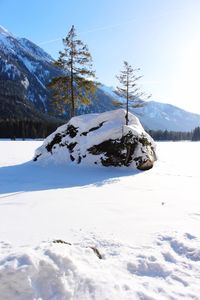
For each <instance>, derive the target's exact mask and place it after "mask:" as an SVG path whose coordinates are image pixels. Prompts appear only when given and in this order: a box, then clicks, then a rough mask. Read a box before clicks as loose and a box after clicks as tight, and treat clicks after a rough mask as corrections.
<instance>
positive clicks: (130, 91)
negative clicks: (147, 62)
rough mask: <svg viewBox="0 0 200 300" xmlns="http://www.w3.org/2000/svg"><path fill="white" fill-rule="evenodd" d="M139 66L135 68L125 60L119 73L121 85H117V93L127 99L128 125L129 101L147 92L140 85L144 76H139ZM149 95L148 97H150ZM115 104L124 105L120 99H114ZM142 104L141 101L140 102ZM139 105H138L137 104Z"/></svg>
mask: <svg viewBox="0 0 200 300" xmlns="http://www.w3.org/2000/svg"><path fill="white" fill-rule="evenodd" d="M138 71H140V69H139V68H136V69H134V68H133V67H132V66H131V65H130V64H129V63H128V62H127V61H124V65H123V69H122V70H121V72H120V75H117V76H116V77H117V79H118V81H119V86H117V88H116V91H115V93H116V94H117V95H118V96H120V97H123V98H125V99H126V117H125V118H126V125H128V111H129V101H133V102H134V101H136V100H137V99H138V98H140V97H143V96H144V97H145V93H144V92H141V90H140V87H139V86H138V81H139V80H140V78H142V76H138V75H137V74H138ZM149 97H150V96H148V97H147V98H149ZM113 104H114V105H115V106H118V107H119V106H122V103H121V102H119V101H117V100H116V101H114V103H113ZM140 106H141V103H140ZM136 107H137V106H136Z"/></svg>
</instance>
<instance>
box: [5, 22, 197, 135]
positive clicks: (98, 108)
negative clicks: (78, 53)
mask: <svg viewBox="0 0 200 300" xmlns="http://www.w3.org/2000/svg"><path fill="white" fill-rule="evenodd" d="M61 74H62V70H58V69H57V68H56V67H55V66H54V64H53V58H52V57H51V56H50V55H49V54H47V53H46V52H45V51H44V50H42V49H41V48H40V47H38V46H37V45H35V44H34V43H32V42H31V41H29V40H27V39H25V38H16V37H14V36H13V35H12V34H11V33H10V32H8V30H6V29H5V28H3V27H1V26H0V118H1V119H2V118H3V119H12V118H31V119H34V118H38V114H40V116H41V117H42V115H41V114H42V113H44V112H45V113H46V112H47V113H48V112H49V109H48V106H49V105H48V103H49V91H48V89H47V88H46V85H47V83H48V82H49V81H50V80H51V79H52V78H53V77H56V76H59V75H61ZM113 100H116V95H115V94H114V93H113V91H112V89H111V88H108V87H105V86H103V85H102V86H101V87H100V88H98V89H97V92H96V95H95V97H94V99H92V103H91V105H89V106H84V105H81V106H79V107H78V108H77V115H80V114H85V113H94V112H95V113H101V112H105V111H108V110H113V109H115V108H116V107H115V106H113ZM121 101H124V100H123V99H121ZM130 110H131V112H133V113H134V114H136V115H137V116H138V117H139V119H140V121H141V123H142V124H143V126H144V127H145V128H149V129H155V130H156V129H161V130H165V129H167V130H174V131H188V130H193V129H194V128H195V127H197V126H199V125H200V115H197V114H193V113H189V112H186V111H184V110H182V109H180V108H178V107H175V106H173V105H169V104H163V103H158V102H154V101H149V102H146V103H145V105H144V107H139V108H131V109H130ZM66 114H67V115H68V112H66Z"/></svg>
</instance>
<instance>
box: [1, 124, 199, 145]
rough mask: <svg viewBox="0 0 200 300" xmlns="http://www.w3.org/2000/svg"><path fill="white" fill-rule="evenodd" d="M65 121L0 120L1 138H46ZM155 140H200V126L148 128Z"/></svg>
mask: <svg viewBox="0 0 200 300" xmlns="http://www.w3.org/2000/svg"><path fill="white" fill-rule="evenodd" d="M63 123H64V122H63ZM63 123H61V122H57V123H56V122H52V121H49V122H48V121H33V120H15V119H13V120H12V119H11V120H10V119H9V120H0V138H10V139H15V138H22V139H26V138H32V139H35V138H45V137H47V136H48V135H49V134H51V133H52V132H54V131H55V130H56V128H57V127H58V126H60V125H62V124H63ZM146 131H147V132H148V133H149V135H150V136H151V137H152V138H153V139H154V140H155V141H184V140H185V141H200V127H196V128H195V129H194V130H192V131H188V132H182V131H168V130H146Z"/></svg>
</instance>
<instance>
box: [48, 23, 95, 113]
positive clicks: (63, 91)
mask: <svg viewBox="0 0 200 300" xmlns="http://www.w3.org/2000/svg"><path fill="white" fill-rule="evenodd" d="M63 44H64V50H63V51H60V52H59V58H58V60H57V61H56V62H55V64H56V66H57V67H59V68H61V69H63V76H60V77H56V78H54V79H53V80H52V81H51V82H50V84H49V87H50V88H51V89H52V95H53V98H52V102H51V104H52V105H53V106H54V108H56V110H57V112H59V113H64V112H65V108H66V104H70V116H71V117H73V116H74V115H75V108H76V107H77V106H78V104H80V103H82V104H85V105H88V104H90V101H91V97H92V96H93V95H94V93H95V91H96V87H97V84H96V83H95V82H94V81H93V80H92V79H94V78H95V72H94V71H93V70H92V56H91V54H90V52H89V50H88V47H87V45H85V44H84V43H83V42H82V41H81V40H79V39H77V35H76V30H75V27H74V26H72V28H71V29H70V31H69V33H68V35H67V37H66V38H65V39H63Z"/></svg>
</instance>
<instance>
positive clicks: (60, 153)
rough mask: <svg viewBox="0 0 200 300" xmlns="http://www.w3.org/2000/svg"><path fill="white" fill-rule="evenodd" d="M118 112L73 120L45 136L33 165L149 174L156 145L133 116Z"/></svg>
mask: <svg viewBox="0 0 200 300" xmlns="http://www.w3.org/2000/svg"><path fill="white" fill-rule="evenodd" d="M125 115H126V111H125V110H124V109H118V110H114V111H108V112H105V113H101V114H87V115H81V116H77V117H73V118H72V119H71V120H70V121H69V122H68V123H67V124H65V125H62V126H60V127H59V128H58V129H57V130H56V131H55V132H54V133H52V134H51V135H50V136H48V137H47V138H46V139H45V140H44V142H43V145H42V146H41V147H39V148H38V149H37V150H36V152H35V156H34V161H44V162H51V161H52V162H55V163H60V164H63V163H66V164H67V163H73V164H84V165H94V164H96V165H101V166H105V167H109V166H115V167H121V166H126V167H132V168H137V169H140V170H148V169H150V168H152V167H153V163H154V161H155V160H156V153H155V143H154V141H153V139H152V138H151V137H150V136H149V134H147V133H146V132H145V130H144V129H143V127H142V125H141V124H140V121H139V120H138V118H137V117H136V116H134V115H133V114H131V113H129V115H128V118H129V125H125Z"/></svg>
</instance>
